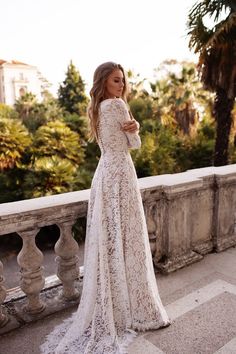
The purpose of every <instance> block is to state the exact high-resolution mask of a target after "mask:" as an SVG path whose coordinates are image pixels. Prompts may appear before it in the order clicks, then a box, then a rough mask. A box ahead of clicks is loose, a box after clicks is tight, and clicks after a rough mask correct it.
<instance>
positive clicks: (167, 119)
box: [150, 60, 211, 135]
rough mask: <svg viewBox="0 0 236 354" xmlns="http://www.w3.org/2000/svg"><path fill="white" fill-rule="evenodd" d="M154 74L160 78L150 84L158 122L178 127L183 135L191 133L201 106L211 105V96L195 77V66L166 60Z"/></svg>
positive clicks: (195, 127) (198, 116)
mask: <svg viewBox="0 0 236 354" xmlns="http://www.w3.org/2000/svg"><path fill="white" fill-rule="evenodd" d="M155 71H156V73H157V75H159V76H160V75H161V77H162V78H161V79H159V80H157V81H156V82H155V83H151V84H150V85H151V89H152V97H153V99H154V102H156V110H157V115H159V116H160V118H161V122H162V123H163V124H164V125H172V126H178V127H179V128H180V130H181V131H182V132H183V133H184V134H187V135H190V134H191V133H194V132H195V131H196V129H197V127H198V124H199V118H200V113H201V110H202V107H204V108H205V107H206V106H208V105H210V103H211V98H210V95H209V94H208V92H206V91H205V90H203V87H202V83H201V82H200V81H199V78H198V77H197V70H196V65H195V64H194V63H192V62H186V61H183V62H178V61H176V60H166V61H164V62H163V63H162V64H161V65H160V66H159V68H157V69H156V70H155ZM154 110H155V109H154Z"/></svg>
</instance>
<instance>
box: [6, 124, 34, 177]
mask: <svg viewBox="0 0 236 354" xmlns="http://www.w3.org/2000/svg"><path fill="white" fill-rule="evenodd" d="M30 145H31V137H30V135H29V133H28V131H27V129H26V128H25V127H24V126H23V125H22V123H21V122H20V121H18V120H13V119H7V118H0V171H4V170H7V169H11V168H14V167H20V166H21V164H22V160H23V158H24V155H25V154H26V152H27V150H29V148H30Z"/></svg>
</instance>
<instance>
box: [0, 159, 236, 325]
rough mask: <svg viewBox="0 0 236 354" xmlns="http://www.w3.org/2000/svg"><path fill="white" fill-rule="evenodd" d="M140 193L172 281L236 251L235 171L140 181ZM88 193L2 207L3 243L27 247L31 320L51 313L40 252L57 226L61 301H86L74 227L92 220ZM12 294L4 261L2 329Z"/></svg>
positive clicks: (156, 253)
mask: <svg viewBox="0 0 236 354" xmlns="http://www.w3.org/2000/svg"><path fill="white" fill-rule="evenodd" d="M139 185H140V190H141V194H142V199H143V205H144V210H145V215H146V220H147V227H148V233H149V238H150V246H151V251H152V255H153V260H154V264H155V266H156V268H157V269H158V270H159V271H161V272H164V273H169V272H171V271H174V270H176V269H178V268H180V267H183V266H185V265H188V264H191V263H193V262H195V261H198V260H200V259H202V258H203V256H204V254H206V253H208V252H211V251H212V250H215V251H222V250H224V249H226V248H228V247H231V246H234V245H235V244H236V165H229V166H222V167H207V168H201V169H195V170H189V171H186V172H183V173H179V174H172V175H161V176H153V177H146V178H140V179H139ZM89 193H90V190H83V191H78V192H71V193H65V194H61V195H54V196H49V197H42V198H36V199H31V200H23V201H19V202H13V203H5V204H2V205H0V235H4V234H8V233H12V232H17V233H18V234H19V235H20V237H21V238H22V241H23V246H22V249H21V251H20V253H19V254H18V256H17V261H18V264H19V266H20V273H21V280H20V288H21V290H22V291H23V293H24V294H25V302H24V309H23V311H24V313H25V314H27V315H28V316H31V317H30V318H38V316H40V314H42V316H43V314H44V313H47V307H48V306H49V305H48V304H47V303H46V301H43V300H42V298H41V295H42V290H43V289H44V290H45V286H44V285H45V278H44V276H43V267H42V266H43V254H42V252H41V251H40V250H39V249H38V247H37V246H36V244H35V237H36V235H37V233H38V232H39V230H40V228H41V227H43V226H48V225H52V224H56V225H58V227H59V229H60V237H59V240H58V241H57V243H56V245H55V253H56V255H57V257H56V260H57V264H58V268H57V276H58V278H59V279H60V281H61V283H62V286H63V288H62V294H61V298H63V299H64V300H66V301H69V302H73V301H74V300H75V301H76V300H78V298H79V292H78V289H77V286H76V284H75V282H76V279H78V277H79V269H78V266H77V257H78V256H77V253H78V245H77V243H76V241H75V240H74V238H73V237H72V226H73V224H74V223H75V221H76V220H77V219H78V217H84V216H86V214H87V205H88V198H89ZM7 293H8V290H6V288H5V287H4V269H3V265H2V262H1V261H0V327H4V326H5V327H6V326H7V322H9V321H8V319H9V315H8V313H7V311H6V306H5V305H6V296H7ZM4 301H5V303H4ZM1 305H2V306H1ZM14 311H15V312H17V311H18V312H19V311H22V308H21V309H20V310H19V308H17V307H16V308H15V310H14ZM18 316H19V314H18ZM28 318H29V317H28Z"/></svg>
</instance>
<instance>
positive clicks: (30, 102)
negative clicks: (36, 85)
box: [15, 92, 37, 122]
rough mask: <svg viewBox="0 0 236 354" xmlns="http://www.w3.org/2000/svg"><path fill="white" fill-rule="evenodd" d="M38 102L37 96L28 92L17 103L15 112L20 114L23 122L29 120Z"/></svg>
mask: <svg viewBox="0 0 236 354" xmlns="http://www.w3.org/2000/svg"><path fill="white" fill-rule="evenodd" d="M36 102H37V99H36V96H35V95H34V94H32V93H31V92H26V93H25V94H24V95H22V96H21V97H20V98H18V100H16V103H15V110H16V111H17V112H18V114H19V117H20V118H21V120H22V121H23V122H25V121H26V120H27V118H28V117H29V114H30V112H31V110H32V109H33V106H34V105H35V103H36Z"/></svg>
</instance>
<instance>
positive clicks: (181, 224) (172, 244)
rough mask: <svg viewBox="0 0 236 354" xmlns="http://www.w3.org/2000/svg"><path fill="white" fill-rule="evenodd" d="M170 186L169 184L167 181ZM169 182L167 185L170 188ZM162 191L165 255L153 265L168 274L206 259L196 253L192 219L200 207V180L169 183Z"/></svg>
mask: <svg viewBox="0 0 236 354" xmlns="http://www.w3.org/2000/svg"><path fill="white" fill-rule="evenodd" d="M167 182H168V181H167ZM167 182H166V184H167ZM168 184H169V185H166V186H164V187H163V192H164V204H165V206H164V209H163V210H164V216H163V251H162V258H161V259H160V260H159V261H157V259H155V258H154V263H155V266H156V267H157V269H159V270H160V271H162V272H163V273H169V272H172V271H174V270H177V269H179V268H182V267H184V266H186V265H188V264H191V263H194V262H196V261H198V260H200V259H202V258H203V256H202V255H200V254H198V253H197V252H194V251H193V245H192V232H193V230H192V228H191V218H192V212H193V210H194V208H196V207H197V200H196V197H195V194H196V191H197V190H198V189H199V188H200V187H201V186H202V181H201V180H196V179H193V180H191V178H188V179H187V180H186V179H185V178H184V176H183V179H182V180H181V178H179V180H174V179H173V181H169V182H168Z"/></svg>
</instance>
